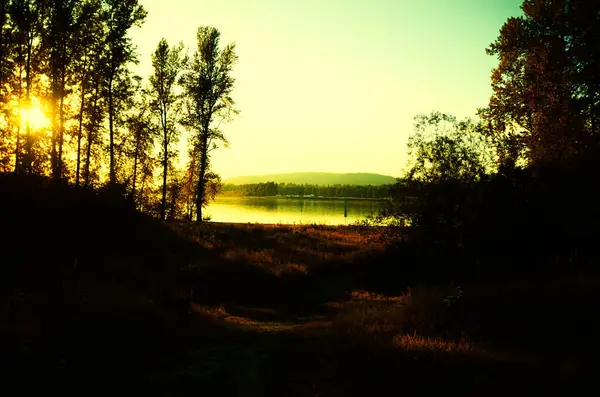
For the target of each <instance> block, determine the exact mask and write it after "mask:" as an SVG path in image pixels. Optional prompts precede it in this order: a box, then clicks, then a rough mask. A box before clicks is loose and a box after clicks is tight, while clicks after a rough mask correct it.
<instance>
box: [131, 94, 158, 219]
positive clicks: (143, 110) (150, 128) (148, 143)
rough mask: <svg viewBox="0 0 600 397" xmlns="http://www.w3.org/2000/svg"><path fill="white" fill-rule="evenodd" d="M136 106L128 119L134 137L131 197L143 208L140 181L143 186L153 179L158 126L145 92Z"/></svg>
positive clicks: (132, 143) (132, 142)
mask: <svg viewBox="0 0 600 397" xmlns="http://www.w3.org/2000/svg"><path fill="white" fill-rule="evenodd" d="M136 99H137V101H136V104H135V106H134V108H133V111H132V112H131V113H130V115H129V117H128V122H127V124H128V127H129V131H130V134H131V136H132V140H131V144H130V149H129V151H130V156H131V158H132V159H133V164H132V181H131V196H132V197H133V199H134V201H135V203H136V206H137V207H138V208H139V207H141V205H142V203H143V202H144V197H143V195H144V190H143V189H138V181H139V180H141V181H142V183H141V185H142V186H143V185H144V183H145V182H146V181H147V180H148V179H149V178H150V177H152V171H153V168H154V161H155V158H154V156H153V148H154V139H155V136H156V135H157V134H156V130H157V128H156V124H155V123H154V120H153V117H152V111H153V109H152V107H151V106H150V104H149V95H148V93H147V92H146V91H145V90H144V91H142V93H141V95H140V96H139V97H138V98H136Z"/></svg>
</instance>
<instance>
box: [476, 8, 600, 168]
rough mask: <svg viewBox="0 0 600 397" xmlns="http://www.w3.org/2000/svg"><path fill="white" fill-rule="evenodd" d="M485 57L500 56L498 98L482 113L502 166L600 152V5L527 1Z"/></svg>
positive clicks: (496, 72)
mask: <svg viewBox="0 0 600 397" xmlns="http://www.w3.org/2000/svg"><path fill="white" fill-rule="evenodd" d="M521 8H522V10H523V12H524V16H521V17H514V18H509V19H508V21H507V22H506V23H505V24H504V26H503V27H502V30H501V31H500V36H499V37H498V39H497V40H496V41H495V42H494V43H492V44H491V45H490V47H489V48H488V49H487V53H488V54H490V55H494V56H497V57H498V59H499V63H498V66H497V67H496V68H495V69H494V71H493V73H492V88H493V90H494V95H493V96H492V98H491V99H490V103H489V106H488V108H487V109H481V110H480V114H481V116H482V118H483V119H484V120H485V122H486V126H487V128H486V131H487V132H488V133H490V134H491V135H492V136H494V137H495V140H496V141H497V146H498V148H499V155H500V160H501V161H502V162H504V163H507V164H511V163H512V164H514V163H516V162H517V161H518V160H519V158H520V157H524V158H526V159H527V160H528V161H529V162H530V163H536V162H537V163H539V162H546V161H552V160H555V159H561V160H564V159H567V158H570V157H572V156H578V155H580V154H581V153H583V151H585V150H586V148H588V147H589V146H590V144H593V145H595V146H597V138H594V136H595V135H597V132H598V131H597V129H598V127H597V124H596V117H597V114H598V109H599V106H598V97H597V95H598V92H597V91H598V87H599V79H598V77H597V73H596V72H595V70H597V68H598V57H599V55H598V54H599V51H598V42H599V39H600V34H599V28H598V25H599V24H600V3H598V2H597V1H592V0H574V1H570V0H553V1H546V0H525V1H524V2H523V5H522V6H521Z"/></svg>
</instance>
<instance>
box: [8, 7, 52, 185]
mask: <svg viewBox="0 0 600 397" xmlns="http://www.w3.org/2000/svg"><path fill="white" fill-rule="evenodd" d="M43 6H44V3H43V2H42V1H40V0H13V1H12V2H11V3H10V7H9V10H10V11H9V12H10V17H11V21H12V24H13V29H14V35H15V36H14V37H15V40H14V47H13V51H14V58H13V60H14V63H15V64H16V65H15V67H16V69H17V78H16V79H15V87H14V89H13V92H14V91H16V92H17V98H18V105H17V109H16V111H17V114H19V113H20V109H29V108H30V107H31V99H32V95H33V88H34V79H35V77H36V72H37V71H38V69H39V66H40V61H41V59H40V58H41V51H40V42H41V40H40V36H41V30H42V12H43ZM23 91H24V93H23ZM20 127H21V121H20V119H19V120H18V122H17V129H18V131H17V150H16V155H15V157H16V165H15V169H16V170H17V171H20V169H21V164H20V163H21V160H22V162H23V170H24V171H25V172H26V173H28V174H31V173H32V171H33V169H32V164H33V157H34V150H33V137H32V134H31V125H30V123H29V120H27V122H26V125H25V133H26V136H25V148H24V151H23V152H24V153H23V157H22V158H21V145H20V134H21V133H20Z"/></svg>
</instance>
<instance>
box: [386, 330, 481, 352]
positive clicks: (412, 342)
mask: <svg viewBox="0 0 600 397" xmlns="http://www.w3.org/2000/svg"><path fill="white" fill-rule="evenodd" d="M394 346H396V347H399V348H401V349H404V350H408V351H425V352H432V353H436V354H439V353H442V354H443V353H450V354H465V355H469V356H477V355H481V354H485V350H484V348H483V347H480V346H477V345H475V344H473V343H471V342H469V341H468V340H467V339H466V338H463V339H460V340H459V341H447V340H444V339H442V338H431V337H423V336H420V335H417V334H416V333H415V334H412V335H411V334H402V335H396V336H395V337H394Z"/></svg>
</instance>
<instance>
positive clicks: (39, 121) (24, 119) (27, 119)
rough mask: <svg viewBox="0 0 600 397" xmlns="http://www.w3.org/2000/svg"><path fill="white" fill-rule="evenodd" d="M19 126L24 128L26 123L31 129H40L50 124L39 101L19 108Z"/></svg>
mask: <svg viewBox="0 0 600 397" xmlns="http://www.w3.org/2000/svg"><path fill="white" fill-rule="evenodd" d="M19 114H20V116H21V128H23V129H26V128H27V124H29V126H30V127H31V129H33V130H40V129H42V128H46V127H48V126H50V120H49V119H48V117H47V116H46V115H45V114H44V111H43V110H42V106H41V105H40V104H39V103H35V102H34V103H33V104H32V105H31V106H28V107H23V108H21V109H20V111H19Z"/></svg>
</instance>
